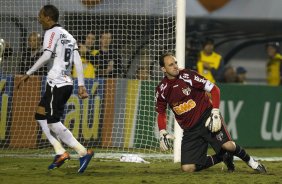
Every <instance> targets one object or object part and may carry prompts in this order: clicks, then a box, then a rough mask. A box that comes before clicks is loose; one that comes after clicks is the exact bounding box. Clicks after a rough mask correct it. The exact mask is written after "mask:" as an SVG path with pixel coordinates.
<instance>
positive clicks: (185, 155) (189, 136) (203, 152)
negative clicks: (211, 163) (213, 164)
mask: <svg viewBox="0 0 282 184" xmlns="http://www.w3.org/2000/svg"><path fill="white" fill-rule="evenodd" d="M210 113H211V110H208V111H206V112H205V113H204V114H203V116H202V118H201V120H200V121H199V122H198V123H197V124H196V125H195V126H194V127H192V128H191V129H187V130H184V132H183V137H182V144H181V165H185V164H198V165H204V164H205V163H206V160H207V151H208V145H210V146H211V147H212V148H213V149H214V151H215V152H216V153H219V152H220V150H221V147H222V145H223V144H224V143H226V142H228V141H230V140H231V136H230V134H229V132H228V131H227V129H226V125H225V123H224V121H223V118H222V117H221V120H222V122H223V126H222V127H221V130H220V131H219V132H216V133H211V132H210V131H209V130H208V128H206V127H205V122H206V120H207V118H208V117H209V115H210Z"/></svg>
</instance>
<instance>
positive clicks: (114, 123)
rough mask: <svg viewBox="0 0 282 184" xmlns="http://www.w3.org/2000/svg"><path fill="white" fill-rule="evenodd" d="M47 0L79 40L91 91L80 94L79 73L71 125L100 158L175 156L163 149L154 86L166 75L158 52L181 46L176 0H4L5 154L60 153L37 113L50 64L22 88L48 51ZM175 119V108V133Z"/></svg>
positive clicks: (0, 95) (67, 120) (0, 145)
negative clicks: (42, 15) (42, 17)
mask: <svg viewBox="0 0 282 184" xmlns="http://www.w3.org/2000/svg"><path fill="white" fill-rule="evenodd" d="M46 4H53V5H55V6H56V7H58V9H59V10H60V20H59V23H60V24H61V25H62V26H64V27H65V28H66V30H68V31H69V32H70V33H71V34H72V35H73V36H74V37H75V38H76V40H77V42H78V43H79V46H80V48H79V49H80V50H79V51H80V54H81V57H82V61H83V66H84V76H85V84H86V88H87V90H88V93H89V98H88V99H85V100H80V99H79V98H78V96H77V81H76V79H75V85H74V87H75V88H74V92H73V94H72V96H71V97H70V99H69V101H68V102H67V105H66V108H65V112H64V116H63V117H62V122H63V123H64V124H65V126H66V127H68V128H69V129H70V131H71V132H72V133H73V135H74V136H75V137H76V138H77V140H78V141H79V142H80V143H82V144H83V145H84V146H86V147H87V148H92V149H94V150H96V153H97V154H96V156H97V157H107V156H109V157H115V156H118V157H119V156H120V154H124V153H128V154H141V155H143V156H148V157H157V158H161V156H165V157H166V156H167V157H168V158H172V153H171V152H170V153H168V154H164V155H161V154H160V150H159V132H158V127H157V123H156V119H155V117H156V113H155V106H154V105H155V101H154V92H155V87H156V85H157V84H158V82H159V81H160V79H161V78H162V77H163V74H162V73H161V72H160V69H159V66H158V57H159V55H160V54H162V53H163V52H164V51H174V50H175V29H176V28H175V25H176V18H175V17H176V1H175V0H2V1H1V6H0V9H1V11H0V39H1V41H0V51H1V52H0V54H1V61H0V104H1V105H0V108H1V114H0V156H1V155H18V156H23V155H35V156H36V155H52V154H54V151H53V149H52V146H51V145H50V143H49V142H48V140H47V139H46V137H45V135H44V133H42V129H41V127H40V126H39V124H38V123H37V122H36V121H35V119H34V113H35V111H36V107H37V104H38V102H39V101H40V98H41V96H42V95H43V93H44V90H45V82H46V73H47V67H43V68H41V69H40V70H38V71H37V72H36V73H35V74H34V75H32V77H31V78H30V79H29V80H28V81H27V82H26V83H25V84H24V85H23V86H22V87H21V88H20V89H19V90H16V89H15V84H16V83H17V82H18V81H19V79H20V76H21V75H23V74H25V72H26V71H27V70H28V69H29V68H30V67H31V66H32V64H33V63H34V62H35V61H36V59H37V58H38V57H39V56H40V54H41V53H42V49H41V46H42V38H43V35H44V31H43V29H42V27H41V25H40V24H39V23H38V20H37V17H38V13H39V10H40V8H41V7H42V6H43V5H46ZM72 75H73V76H74V78H75V77H76V74H75V72H74V73H72ZM170 114H172V113H170ZM173 122H174V121H173V115H171V116H169V122H168V125H169V129H170V130H169V131H171V132H173V124H174V123H173ZM65 147H66V148H67V146H65ZM68 150H69V151H71V153H73V154H75V153H74V152H72V150H71V149H68Z"/></svg>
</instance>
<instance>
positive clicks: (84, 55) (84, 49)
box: [72, 32, 99, 78]
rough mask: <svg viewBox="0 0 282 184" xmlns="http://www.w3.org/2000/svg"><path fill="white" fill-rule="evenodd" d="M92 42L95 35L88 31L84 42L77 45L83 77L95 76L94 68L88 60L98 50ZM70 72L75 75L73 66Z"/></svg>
mask: <svg viewBox="0 0 282 184" xmlns="http://www.w3.org/2000/svg"><path fill="white" fill-rule="evenodd" d="M94 43H95V35H94V34H93V33H92V32H89V33H88V34H87V35H86V38H85V41H84V43H83V44H80V45H79V53H80V54H81V61H82V65H83V74H84V78H95V77H96V68H95V66H94V65H93V64H92V63H91V62H90V59H91V57H94V56H95V55H96V54H98V52H99V51H98V50H95V47H94ZM72 72H73V77H77V73H76V69H75V66H74V67H73V71H72Z"/></svg>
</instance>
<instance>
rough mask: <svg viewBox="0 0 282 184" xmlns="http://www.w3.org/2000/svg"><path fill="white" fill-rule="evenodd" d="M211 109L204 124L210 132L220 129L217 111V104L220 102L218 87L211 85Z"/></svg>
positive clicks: (219, 118)
mask: <svg viewBox="0 0 282 184" xmlns="http://www.w3.org/2000/svg"><path fill="white" fill-rule="evenodd" d="M210 94H211V98H212V105H213V109H212V111H211V115H210V117H209V118H208V119H207V121H206V124H205V126H206V127H207V128H208V129H209V130H210V131H211V132H218V131H219V130H220V129H221V117H220V112H219V104H220V89H219V88H218V87H217V86H216V85H213V87H212V89H211V90H210Z"/></svg>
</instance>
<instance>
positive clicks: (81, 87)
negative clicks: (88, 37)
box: [73, 49, 88, 99]
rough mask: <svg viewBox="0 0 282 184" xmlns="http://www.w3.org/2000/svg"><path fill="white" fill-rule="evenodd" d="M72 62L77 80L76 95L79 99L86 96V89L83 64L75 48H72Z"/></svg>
mask: <svg viewBox="0 0 282 184" xmlns="http://www.w3.org/2000/svg"><path fill="white" fill-rule="evenodd" d="M73 54H74V64H75V69H76V73H77V80H78V97H79V98H81V99H84V98H88V93H87V90H86V88H85V86H84V76H83V66H82V61H81V58H80V55H79V52H78V50H77V49H75V50H74V53H73Z"/></svg>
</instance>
